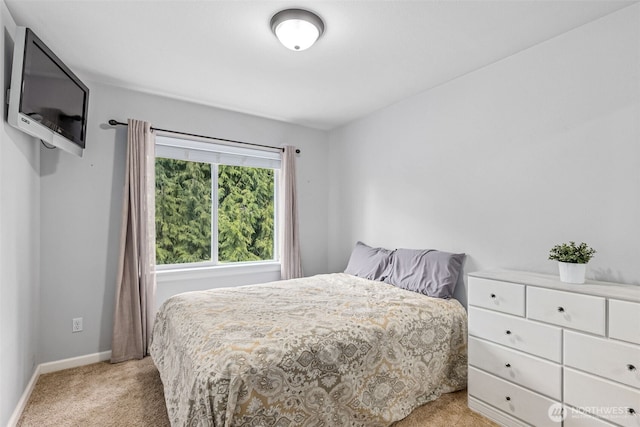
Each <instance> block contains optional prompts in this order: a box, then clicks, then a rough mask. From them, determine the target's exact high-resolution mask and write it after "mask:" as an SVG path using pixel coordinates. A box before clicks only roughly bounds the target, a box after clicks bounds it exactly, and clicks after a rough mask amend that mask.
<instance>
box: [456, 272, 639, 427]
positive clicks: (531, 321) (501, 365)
mask: <svg viewBox="0 0 640 427" xmlns="http://www.w3.org/2000/svg"><path fill="white" fill-rule="evenodd" d="M468 279H469V280H468V302H469V388H468V391H469V407H470V408H471V409H472V410H474V411H476V412H479V413H481V414H483V415H484V416H486V417H488V418H490V419H492V420H494V421H496V422H497V423H499V424H501V425H505V426H529V425H531V426H536V427H544V426H552V427H558V426H566V427H578V426H584V427H604V426H609V427H610V426H625V427H640V286H634V285H620V284H614V283H607V282H593V281H588V282H587V283H585V284H580V285H577V284H567V283H562V282H560V280H559V278H558V277H557V276H550V275H544V274H536V273H525V272H516V271H485V272H478V273H472V274H469V277H468Z"/></svg>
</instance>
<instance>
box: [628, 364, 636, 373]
mask: <svg viewBox="0 0 640 427" xmlns="http://www.w3.org/2000/svg"><path fill="white" fill-rule="evenodd" d="M627 369H628V370H630V371H632V372H633V371H635V370H636V367H635V366H633V365H632V364H628V365H627Z"/></svg>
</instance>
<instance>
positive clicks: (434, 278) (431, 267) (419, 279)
mask: <svg viewBox="0 0 640 427" xmlns="http://www.w3.org/2000/svg"><path fill="white" fill-rule="evenodd" d="M464 257H465V254H452V253H449V252H441V251H437V250H435V249H425V250H415V249H397V250H395V251H394V252H393V255H392V257H391V266H390V267H389V270H388V272H387V273H388V274H387V277H385V278H384V280H383V281H384V282H386V283H389V284H391V285H394V286H397V287H399V288H402V289H406V290H409V291H414V292H419V293H421V294H424V295H428V296H430V297H435V298H451V296H453V291H454V290H455V288H456V283H457V282H458V276H459V275H460V270H461V269H462V263H463V261H464Z"/></svg>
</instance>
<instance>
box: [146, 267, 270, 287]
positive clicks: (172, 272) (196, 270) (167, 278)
mask: <svg viewBox="0 0 640 427" xmlns="http://www.w3.org/2000/svg"><path fill="white" fill-rule="evenodd" d="M279 271H280V262H278V261H266V262H254V263H244V264H243V263H238V264H228V265H214V266H206V267H189V268H180V267H177V268H166V269H165V268H162V269H156V283H158V284H161V283H165V282H173V281H176V280H193V279H208V278H215V277H228V276H238V275H243V274H260V273H274V272H279Z"/></svg>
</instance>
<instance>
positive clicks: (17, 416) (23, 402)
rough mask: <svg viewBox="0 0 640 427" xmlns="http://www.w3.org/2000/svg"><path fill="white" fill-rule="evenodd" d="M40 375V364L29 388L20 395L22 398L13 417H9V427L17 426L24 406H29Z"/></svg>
mask: <svg viewBox="0 0 640 427" xmlns="http://www.w3.org/2000/svg"><path fill="white" fill-rule="evenodd" d="M38 377H40V365H38V366H36V369H35V371H34V372H33V375H31V379H30V380H29V384H27V388H26V389H25V390H24V393H22V396H20V400H18V404H17V405H16V409H14V411H13V414H11V418H9V422H8V423H7V427H15V425H16V424H18V420H19V419H20V416H21V415H22V411H24V408H25V407H26V406H27V402H28V401H29V397H31V392H32V391H33V389H34V387H35V386H36V382H37V381H38Z"/></svg>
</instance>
